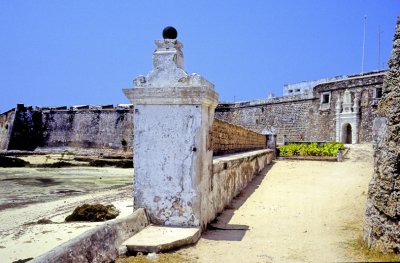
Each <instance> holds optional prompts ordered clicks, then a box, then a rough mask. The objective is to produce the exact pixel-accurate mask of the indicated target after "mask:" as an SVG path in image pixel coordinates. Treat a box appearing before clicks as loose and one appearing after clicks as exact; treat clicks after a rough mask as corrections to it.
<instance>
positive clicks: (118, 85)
mask: <svg viewBox="0 0 400 263" xmlns="http://www.w3.org/2000/svg"><path fill="white" fill-rule="evenodd" d="M364 15H366V16H367V23H366V45H365V64H364V71H371V70H377V69H382V68H386V67H387V66H386V65H387V60H388V58H389V56H390V51H391V48H392V38H393V34H394V29H395V24H396V19H397V15H400V1H399V0H380V1H378V0H375V1H372V0H351V1H349V0H335V1H328V0H326V1H320V0H319V1H313V0H308V1H306V0H297V1H294V0H292V1H272V0H264V1H261V0H260V1H256V0H248V1H235V0H233V1H211V0H210V1H208V0H207V1H190V0H185V1H179V0H177V1H152V0H146V1H145V0H142V1H139V0H137V1H133V0H131V1H123V0H119V1H99V0H91V1H89V0H85V1H83V0H68V1H57V0H48V1H44V0H0V87H1V93H0V112H4V111H6V110H8V109H10V108H12V107H14V106H15V104H16V103H25V104H29V105H43V106H44V105H46V106H47V105H48V106H59V105H77V104H92V105H100V104H119V103H128V100H127V99H126V98H125V96H124V95H123V93H122V89H123V88H129V87H132V80H133V79H134V78H135V77H136V76H137V75H140V74H143V75H145V74H147V73H148V72H149V71H150V69H151V66H152V60H151V56H152V52H153V51H154V48H155V45H154V40H155V39H161V38H162V37H161V32H162V29H163V28H164V27H165V26H167V25H172V26H174V27H176V28H177V30H178V39H179V40H180V41H181V42H183V44H184V49H183V52H184V55H185V65H186V71H187V72H189V73H192V72H196V73H199V74H201V75H203V76H204V77H205V78H207V79H208V80H209V81H211V82H212V83H214V84H215V88H216V90H217V92H218V93H219V95H220V100H221V101H233V100H234V99H235V100H236V101H243V100H252V99H261V98H265V97H266V96H267V95H268V94H269V92H271V91H272V92H274V93H275V95H281V94H282V87H283V85H284V84H286V83H296V82H300V81H303V80H313V79H319V78H325V77H333V76H337V75H346V74H356V73H360V72H361V54H362V37H363V22H364ZM379 29H380V30H381V38H380V39H381V41H380V46H381V48H380V54H381V55H380V60H379V55H378V54H379V50H378V46H379V38H378V31H379Z"/></svg>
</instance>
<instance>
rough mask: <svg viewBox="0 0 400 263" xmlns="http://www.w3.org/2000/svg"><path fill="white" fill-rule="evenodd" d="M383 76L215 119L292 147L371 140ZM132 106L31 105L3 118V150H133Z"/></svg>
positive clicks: (326, 84)
mask: <svg viewBox="0 0 400 263" xmlns="http://www.w3.org/2000/svg"><path fill="white" fill-rule="evenodd" d="M385 73H386V72H385V71H377V72H369V73H365V74H361V75H351V76H341V77H334V78H328V79H322V80H316V81H309V82H302V83H298V84H289V85H285V86H284V92H283V94H284V96H282V97H273V96H270V97H269V98H267V99H262V100H255V101H247V102H237V103H221V104H219V105H218V107H217V108H216V110H215V118H217V119H220V120H223V121H226V122H230V123H233V124H236V125H240V126H243V127H245V128H247V129H250V130H253V131H256V132H259V133H263V134H265V135H270V134H275V135H277V140H278V143H281V142H282V139H283V137H284V136H286V138H287V139H288V140H289V141H340V142H344V143H363V142H372V123H373V120H374V118H375V117H376V107H377V105H378V101H379V100H380V97H381V95H382V83H383V78H384V75H385ZM132 127H133V106H132V105H129V104H120V105H118V106H116V107H114V106H113V105H103V106H89V105H79V106H72V107H66V106H63V107H32V106H25V105H23V104H18V105H17V107H16V108H15V109H11V110H9V111H7V112H4V113H2V114H0V150H29V151H32V150H38V149H42V150H52V149H53V150H59V149H61V150H62V149H66V148H75V149H80V150H83V151H85V150H88V151H91V150H99V151H111V152H121V153H124V152H128V153H129V152H131V150H132V147H133V146H132V145H133V131H132Z"/></svg>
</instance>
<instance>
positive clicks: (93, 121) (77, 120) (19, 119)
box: [0, 104, 133, 153]
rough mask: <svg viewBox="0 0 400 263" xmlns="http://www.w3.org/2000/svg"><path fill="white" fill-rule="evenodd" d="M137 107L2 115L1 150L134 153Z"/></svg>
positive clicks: (43, 109)
mask: <svg viewBox="0 0 400 263" xmlns="http://www.w3.org/2000/svg"><path fill="white" fill-rule="evenodd" d="M132 123H133V106H132V105H123V106H118V107H113V106H112V105H105V106H89V105H80V106H72V107H66V106H63V107H30V106H29V107H25V106H24V105H23V104H19V105H17V108H16V110H14V111H8V112H6V113H3V114H1V115H0V136H1V137H0V139H1V140H0V150H29V151H32V150H35V149H38V148H41V149H48V148H50V149H54V148H77V149H101V150H104V149H108V150H112V151H119V152H127V153H130V152H131V151H132V141H133V131H132V125H133V124H132Z"/></svg>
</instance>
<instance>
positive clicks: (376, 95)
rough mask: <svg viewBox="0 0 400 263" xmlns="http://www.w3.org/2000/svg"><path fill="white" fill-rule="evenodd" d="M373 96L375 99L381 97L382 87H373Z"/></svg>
mask: <svg viewBox="0 0 400 263" xmlns="http://www.w3.org/2000/svg"><path fill="white" fill-rule="evenodd" d="M374 98H375V99H380V98H382V88H375V90H374Z"/></svg>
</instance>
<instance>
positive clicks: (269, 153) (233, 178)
mask: <svg viewBox="0 0 400 263" xmlns="http://www.w3.org/2000/svg"><path fill="white" fill-rule="evenodd" d="M273 159H274V150H272V149H265V150H257V151H250V152H246V153H240V154H233V155H229V156H221V157H214V160H213V173H212V177H211V179H210V183H211V185H210V192H209V193H208V194H207V196H208V205H207V211H206V213H207V222H211V221H212V220H213V219H214V218H216V216H217V214H218V213H220V212H222V211H223V210H224V208H225V207H226V206H227V205H228V204H229V203H230V202H231V201H232V199H233V198H234V197H235V196H237V195H238V194H239V193H240V191H242V190H243V189H244V188H245V187H246V186H247V185H248V184H249V183H250V182H251V181H252V180H253V178H254V177H255V176H257V175H258V174H259V173H260V172H261V171H262V170H263V169H264V168H265V167H266V166H267V165H269V164H271V162H272V160H273Z"/></svg>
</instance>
